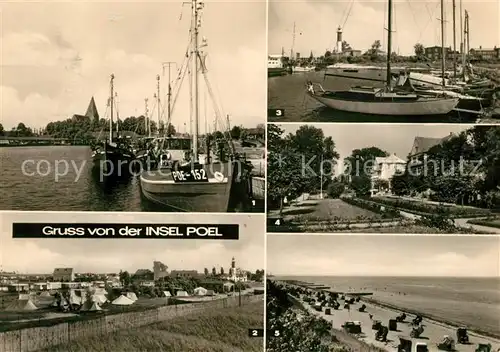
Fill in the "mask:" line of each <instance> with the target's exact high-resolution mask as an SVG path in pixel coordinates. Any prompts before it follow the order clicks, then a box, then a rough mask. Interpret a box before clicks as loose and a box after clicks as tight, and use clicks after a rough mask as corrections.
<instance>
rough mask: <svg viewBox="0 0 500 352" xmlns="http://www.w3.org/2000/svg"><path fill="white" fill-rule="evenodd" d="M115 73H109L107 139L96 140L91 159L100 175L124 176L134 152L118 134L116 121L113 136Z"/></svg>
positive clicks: (128, 170)
mask: <svg viewBox="0 0 500 352" xmlns="http://www.w3.org/2000/svg"><path fill="white" fill-rule="evenodd" d="M114 79H115V75H114V74H111V79H110V97H109V108H110V118H109V139H107V140H105V141H103V142H98V143H97V144H95V145H93V146H92V147H91V148H92V160H93V162H94V167H96V168H98V169H99V171H100V175H101V176H106V177H110V176H126V175H129V174H130V172H131V171H132V170H131V163H132V161H133V160H134V154H133V151H132V150H131V148H130V146H129V145H128V143H126V141H124V140H123V139H122V138H120V136H119V129H118V121H117V125H116V126H117V130H116V139H114V138H113V134H114V133H113V115H114V108H115V97H116V95H115V93H114V85H113V83H114Z"/></svg>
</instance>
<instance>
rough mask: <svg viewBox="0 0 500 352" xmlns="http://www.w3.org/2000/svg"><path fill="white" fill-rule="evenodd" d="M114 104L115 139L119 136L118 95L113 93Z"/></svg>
mask: <svg viewBox="0 0 500 352" xmlns="http://www.w3.org/2000/svg"><path fill="white" fill-rule="evenodd" d="M115 98H116V100H115V104H116V138H118V137H119V136H120V113H119V112H118V93H116V92H115Z"/></svg>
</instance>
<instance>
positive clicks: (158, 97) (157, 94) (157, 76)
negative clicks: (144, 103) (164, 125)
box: [156, 75, 161, 135]
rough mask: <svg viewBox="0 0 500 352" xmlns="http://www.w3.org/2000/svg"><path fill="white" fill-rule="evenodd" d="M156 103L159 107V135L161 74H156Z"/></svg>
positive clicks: (159, 121)
mask: <svg viewBox="0 0 500 352" xmlns="http://www.w3.org/2000/svg"><path fill="white" fill-rule="evenodd" d="M156 105H157V108H158V135H160V128H161V127H160V123H161V106H160V75H156Z"/></svg>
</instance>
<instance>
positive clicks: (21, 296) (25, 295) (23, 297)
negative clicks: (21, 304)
mask: <svg viewBox="0 0 500 352" xmlns="http://www.w3.org/2000/svg"><path fill="white" fill-rule="evenodd" d="M30 297H31V296H30V294H29V293H20V294H19V297H18V298H17V299H20V300H21V301H26V300H28V299H30Z"/></svg>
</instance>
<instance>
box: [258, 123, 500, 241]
mask: <svg viewBox="0 0 500 352" xmlns="http://www.w3.org/2000/svg"><path fill="white" fill-rule="evenodd" d="M499 143H500V127H497V126H495V125H488V126H485V125H464V124H460V125H456V124H455V125H449V124H442V125H423V124H420V125H409V124H402V125H391V124H381V125H375V124H370V125H368V124H363V125H355V124H268V145H267V148H268V163H267V165H268V166H267V168H268V169H267V177H268V180H269V181H268V185H267V231H268V232H288V233H289V232H304V233H336V232H346V233H347V232H349V233H380V234H391V233H393V234H395V233H399V234H471V235H472V234H491V235H499V234H500V217H499V216H498V213H499V210H500V193H499V187H500V173H499V172H500V159H499V154H498V152H499V150H500V144H499Z"/></svg>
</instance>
